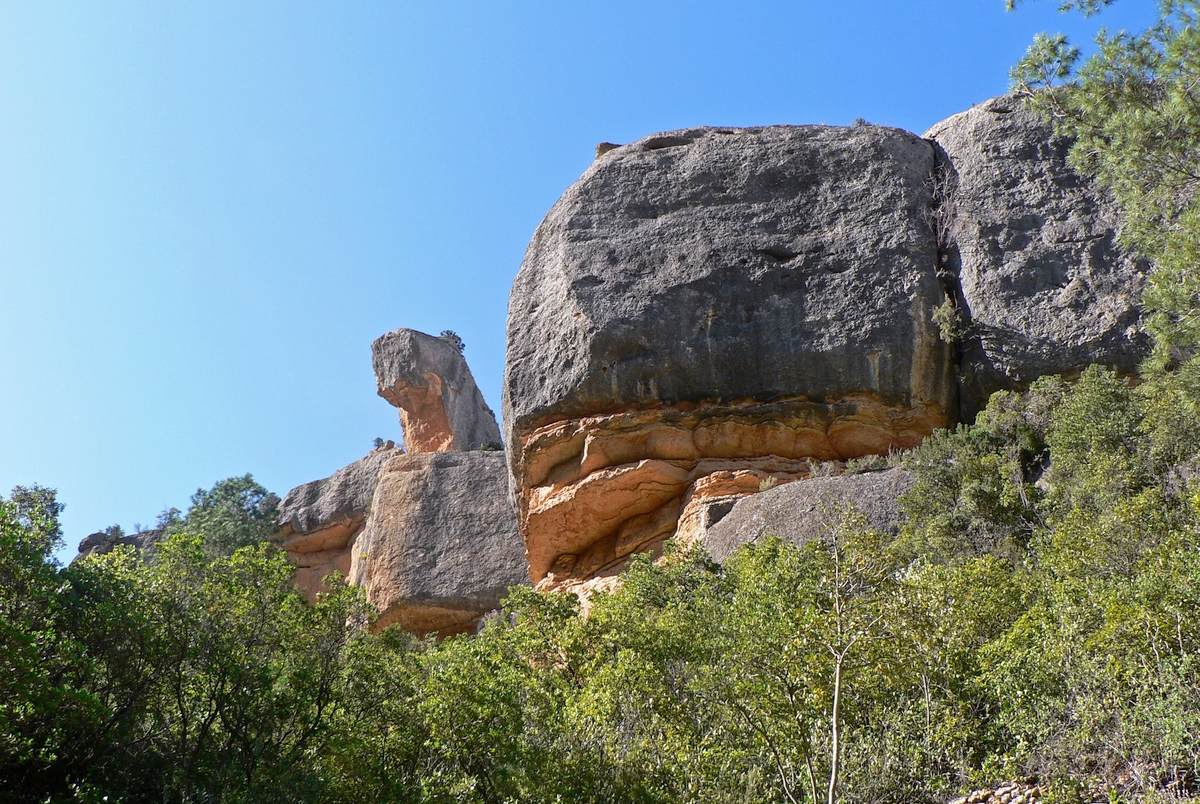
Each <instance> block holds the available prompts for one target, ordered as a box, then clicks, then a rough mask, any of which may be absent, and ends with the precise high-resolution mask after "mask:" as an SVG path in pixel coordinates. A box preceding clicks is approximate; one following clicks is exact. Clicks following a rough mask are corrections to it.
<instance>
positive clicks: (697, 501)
mask: <svg viewBox="0 0 1200 804" xmlns="http://www.w3.org/2000/svg"><path fill="white" fill-rule="evenodd" d="M946 424H947V416H946V413H945V411H944V410H942V408H941V407H939V406H937V405H932V404H929V405H923V406H919V407H914V408H903V407H897V406H889V405H885V404H883V403H882V402H880V401H879V400H878V399H875V398H873V397H870V396H856V397H847V398H844V399H841V400H837V401H835V402H829V403H820V402H812V401H810V400H808V399H807V398H805V397H798V398H793V399H787V400H779V401H774V402H769V403H757V402H753V401H750V402H745V403H741V404H736V403H735V404H725V405H695V406H687V407H682V406H681V407H679V408H665V407H664V408H655V409H650V410H637V411H627V412H622V413H615V414H609V415H597V416H587V417H581V418H575V419H567V420H562V421H556V422H551V423H548V424H545V425H543V426H541V427H537V428H535V429H533V430H531V431H528V432H526V433H524V434H522V436H521V443H520V451H519V455H518V459H517V464H516V466H515V473H516V479H517V487H518V489H520V494H519V498H518V504H519V514H520V520H521V527H522V535H523V536H524V539H525V545H526V554H527V557H528V559H529V576H530V578H531V579H532V580H533V581H534V583H538V584H540V585H541V586H543V587H545V586H553V587H556V588H575V587H576V586H579V585H580V583H579V582H581V581H586V580H588V579H593V578H604V577H611V576H613V575H615V574H616V573H617V572H619V571H620V569H621V568H622V567H623V566H624V565H625V564H626V563H627V562H628V559H629V557H630V556H631V555H633V554H634V553H639V552H643V551H646V550H653V549H657V548H658V547H659V546H661V544H662V543H663V542H664V541H665V540H666V539H668V538H669V537H671V536H675V535H677V536H678V537H679V538H680V539H681V540H683V541H684V542H689V541H691V540H694V539H696V538H699V536H700V535H702V534H703V532H704V529H705V528H706V527H707V526H708V521H707V520H708V517H709V516H710V512H711V511H713V510H714V508H713V506H714V505H716V506H722V505H727V504H728V503H730V502H731V501H734V500H736V499H738V498H740V497H742V496H746V495H748V494H754V493H756V492H758V491H759V490H760V489H762V488H767V487H770V486H771V485H775V484H778V483H786V482H791V481H793V480H800V479H803V478H806V477H808V476H810V475H811V474H812V472H813V465H814V462H826V461H845V460H849V459H852V458H860V457H863V456H866V455H886V454H887V453H888V452H890V451H892V450H899V449H910V448H912V447H915V446H917V445H918V444H920V443H921V441H922V440H923V439H924V438H925V436H927V435H929V434H930V433H931V432H933V430H935V429H937V428H939V427H944V426H945V425H946ZM726 510H727V509H726Z"/></svg>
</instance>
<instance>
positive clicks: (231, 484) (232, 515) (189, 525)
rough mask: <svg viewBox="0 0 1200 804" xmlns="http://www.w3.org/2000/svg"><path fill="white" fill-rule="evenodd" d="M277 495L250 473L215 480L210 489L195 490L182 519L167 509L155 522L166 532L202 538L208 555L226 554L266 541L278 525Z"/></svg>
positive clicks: (175, 512) (176, 513) (173, 510)
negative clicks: (260, 483)
mask: <svg viewBox="0 0 1200 804" xmlns="http://www.w3.org/2000/svg"><path fill="white" fill-rule="evenodd" d="M278 514H279V497H278V496H276V495H274V494H272V493H271V492H269V491H267V490H266V489H265V488H263V487H262V486H260V485H259V484H258V483H256V482H255V480H254V478H253V477H251V476H250V475H242V476H241V477H230V478H226V479H225V480H221V481H218V482H217V483H216V484H214V485H213V487H212V488H211V489H197V490H196V493H195V494H193V495H192V504H191V506H190V507H189V508H188V510H187V514H186V515H184V516H183V517H182V518H180V517H179V516H178V511H176V510H175V509H168V510H167V511H164V512H163V513H162V514H161V515H160V518H159V520H160V521H159V524H160V526H162V527H165V528H166V532H167V533H168V534H172V533H184V532H186V533H190V534H194V535H199V536H202V537H203V543H204V549H205V552H206V553H207V554H208V555H210V556H229V555H232V554H233V552H234V551H235V550H237V549H238V548H241V547H249V546H252V545H256V544H261V543H263V542H266V541H268V540H270V538H271V536H272V534H274V532H275V529H276V527H277V526H278V522H277V519H278Z"/></svg>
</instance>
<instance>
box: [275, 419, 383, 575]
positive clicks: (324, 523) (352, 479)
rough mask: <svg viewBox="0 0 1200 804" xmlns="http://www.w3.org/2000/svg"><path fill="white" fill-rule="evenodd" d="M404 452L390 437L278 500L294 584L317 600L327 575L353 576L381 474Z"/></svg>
mask: <svg viewBox="0 0 1200 804" xmlns="http://www.w3.org/2000/svg"><path fill="white" fill-rule="evenodd" d="M403 454H404V450H403V449H402V448H401V447H397V446H396V445H395V444H394V443H392V442H390V441H388V442H386V443H385V444H384V445H383V446H382V447H379V448H378V449H375V450H373V451H372V452H371V453H370V454H368V455H366V456H365V457H363V458H359V459H358V460H357V461H355V462H354V463H352V464H350V465H349V466H346V467H343V468H341V469H339V470H338V471H336V472H334V473H333V474H332V475H330V476H329V477H327V478H325V479H323V480H314V481H312V482H311V483H305V484H304V485H302V486H297V487H296V488H294V489H292V490H291V491H289V492H288V494H287V496H286V497H284V498H283V502H282V503H280V504H279V530H278V532H277V536H278V538H279V539H280V540H281V542H282V545H283V548H284V550H286V551H287V554H288V560H289V561H291V562H292V563H293V564H295V565H296V566H297V567H298V568H299V569H297V570H296V576H295V581H296V585H297V586H298V587H299V588H300V589H301V591H303V592H304V593H305V594H307V595H308V596H309V598H310V599H311V598H315V596H316V594H317V592H321V591H327V590H326V587H325V586H324V583H323V579H324V578H325V576H327V575H330V574H331V573H333V572H335V571H337V572H340V573H341V574H342V578H343V579H346V578H348V577H349V575H350V567H351V563H350V551H351V548H352V547H353V546H354V544H355V542H356V541H357V540H358V539H359V537H360V536H361V534H362V532H363V528H364V526H365V525H366V521H367V514H368V512H369V511H370V508H371V499H372V497H373V496H374V494H375V484H376V482H377V481H378V480H379V473H380V471H381V470H382V469H383V465H384V464H385V463H387V461H388V460H390V459H391V458H393V457H395V456H397V455H403Z"/></svg>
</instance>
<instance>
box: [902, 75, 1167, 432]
mask: <svg viewBox="0 0 1200 804" xmlns="http://www.w3.org/2000/svg"><path fill="white" fill-rule="evenodd" d="M925 136H926V137H927V138H929V139H932V140H934V141H936V142H937V144H938V145H939V146H941V148H943V149H944V152H945V158H947V159H948V161H949V165H950V168H951V169H950V171H948V173H947V181H944V182H942V184H943V187H942V188H941V189H943V190H946V191H948V193H949V201H950V203H949V204H948V205H947V206H946V208H945V210H944V212H945V213H947V214H946V217H945V224H946V225H947V226H948V232H947V233H946V235H947V236H948V239H949V241H950V249H949V253H948V254H947V257H948V258H949V259H948V262H952V263H954V264H951V265H949V266H948V267H949V268H950V269H951V270H954V269H957V272H958V275H959V280H960V283H961V287H962V293H961V299H960V301H961V303H962V304H964V305H965V308H966V310H965V312H966V313H967V314H968V316H969V320H970V322H971V323H972V324H973V328H974V333H973V334H972V336H971V337H969V338H968V339H967V340H966V341H965V342H964V344H963V354H962V366H961V378H962V386H961V389H962V393H961V401H962V406H963V416H964V418H965V419H968V420H969V419H971V418H973V417H974V415H975V413H976V412H977V411H978V410H979V409H980V408H981V407H982V406H983V405H985V404H986V403H987V398H988V396H989V395H990V394H991V393H992V392H994V391H997V390H1000V389H1013V388H1020V387H1023V386H1026V385H1028V384H1029V383H1030V382H1032V381H1033V380H1035V379H1037V378H1038V377H1041V376H1044V375H1047V374H1068V375H1069V374H1071V373H1073V372H1077V371H1079V370H1081V369H1083V368H1086V367H1087V366H1088V365H1091V364H1092V363H1099V364H1101V365H1105V366H1110V367H1111V366H1115V367H1116V368H1117V369H1118V370H1120V371H1123V372H1133V371H1135V370H1136V369H1137V365H1138V363H1139V362H1140V361H1141V360H1142V358H1144V357H1145V356H1146V354H1147V352H1148V347H1149V338H1148V336H1147V335H1146V334H1145V333H1144V332H1143V331H1142V329H1141V323H1140V312H1139V307H1138V301H1139V299H1140V298H1141V295H1142V289H1143V286H1144V283H1145V277H1146V273H1147V270H1148V266H1147V264H1146V263H1144V262H1141V261H1139V260H1136V259H1134V258H1133V257H1132V256H1130V255H1129V254H1127V253H1126V252H1124V251H1123V250H1122V249H1121V247H1120V246H1119V245H1118V243H1117V240H1116V237H1117V232H1118V230H1119V220H1118V216H1117V210H1116V207H1115V205H1114V204H1113V203H1112V201H1111V200H1110V199H1109V197H1108V196H1107V194H1106V193H1105V192H1104V191H1103V190H1102V188H1100V187H1098V186H1096V185H1095V184H1094V183H1093V182H1091V181H1089V180H1087V179H1084V178H1082V177H1080V176H1079V175H1078V174H1077V173H1075V171H1074V170H1073V169H1072V168H1071V167H1070V166H1069V165H1068V164H1067V160H1066V157H1067V151H1068V149H1069V147H1070V142H1069V141H1067V140H1064V139H1062V138H1057V137H1054V136H1052V132H1051V131H1050V129H1049V128H1048V127H1047V126H1046V125H1045V124H1044V123H1043V122H1042V121H1041V119H1040V118H1039V117H1038V115H1037V114H1035V113H1034V112H1031V111H1029V110H1028V109H1026V108H1024V107H1023V105H1022V103H1021V101H1020V99H1019V98H1018V97H1016V96H1013V95H1008V96H1003V97H999V98H993V99H992V100H989V101H987V102H986V103H982V104H980V105H978V106H976V107H975V108H973V109H970V110H969V111H966V112H962V113H961V114H957V115H954V116H953V117H951V118H949V119H947V120H944V121H942V122H941V123H938V124H937V125H935V126H934V127H933V128H931V129H930V130H929V131H928V132H926V134H925Z"/></svg>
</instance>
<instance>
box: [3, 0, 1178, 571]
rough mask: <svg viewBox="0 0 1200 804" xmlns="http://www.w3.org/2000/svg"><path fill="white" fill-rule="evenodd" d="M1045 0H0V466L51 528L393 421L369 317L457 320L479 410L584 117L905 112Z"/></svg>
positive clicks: (1071, 22)
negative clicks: (51, 495) (1011, 6)
mask: <svg viewBox="0 0 1200 804" xmlns="http://www.w3.org/2000/svg"><path fill="white" fill-rule="evenodd" d="M1054 6H1055V3H1053V2H1050V1H1049V0H1040V1H1039V0H1030V2H1029V3H1028V4H1027V5H1025V6H1022V7H1021V8H1020V9H1019V10H1018V11H1017V12H1015V13H1011V14H1010V13H1006V12H1005V11H1004V10H1003V4H1002V0H890V2H877V1H875V0H789V1H786V2H777V1H776V0H759V2H740V3H734V2H708V1H706V0H688V1H687V2H681V1H679V0H660V1H659V2H653V3H650V2H645V0H639V1H637V2H630V1H628V0H608V2H602V3H600V2H589V3H579V2H569V0H566V1H564V0H559V1H558V2H548V1H547V2H530V1H529V0H526V1H525V2H507V1H502V0H493V1H492V2H458V1H456V0H437V1H436V2H435V1H433V0H430V2H423V3H416V2H398V1H395V2H355V3H335V2H325V3H313V2H297V0H288V1H287V2H256V1H255V0H237V2H224V1H221V0H214V1H210V2H204V3H163V2H160V0H153V2H105V3H76V2H71V3H63V2H47V0H36V1H34V0H30V1H29V2H5V3H4V4H3V7H2V10H0V492H3V493H6V492H7V490H8V489H10V488H12V486H14V485H16V484H29V483H35V482H36V483H41V484H43V485H47V486H52V487H55V488H57V489H59V493H60V499H61V500H62V501H63V502H65V503H66V505H67V509H66V511H65V513H64V516H63V522H64V528H65V532H66V537H67V543H68V548H67V550H66V551H65V552H64V553H63V556H64V557H69V556H70V555H73V554H74V551H75V545H76V544H77V543H78V541H79V539H81V538H82V537H83V536H84V535H86V534H88V533H90V532H92V531H93V530H96V529H98V528H100V527H103V526H106V525H110V524H113V523H119V524H120V525H122V526H123V527H124V528H126V529H127V530H130V529H132V527H133V525H134V523H135V522H140V523H142V524H143V525H147V526H148V525H150V524H151V523H152V522H153V520H154V518H155V515H156V514H157V513H158V512H159V511H160V510H162V509H163V508H164V507H165V506H168V505H174V506H178V507H180V508H186V505H187V501H188V498H189V496H190V495H191V494H192V493H193V492H194V491H195V490H196V489H197V487H200V486H205V487H207V486H210V485H211V484H212V483H213V482H214V481H216V480H218V479H220V478H223V477H228V476H231V475H235V474H243V473H245V472H252V473H253V474H254V476H255V477H256V478H257V479H258V480H259V481H260V482H261V483H263V484H264V485H265V486H267V487H268V488H270V489H271V490H273V491H275V492H277V493H278V494H280V495H283V494H285V493H286V492H287V490H288V489H289V488H291V487H292V486H295V485H297V484H299V483H302V482H305V481H308V480H313V479H316V478H319V477H324V476H326V475H328V474H330V473H331V472H333V471H334V470H336V469H338V468H339V467H341V466H343V465H344V464H346V463H349V462H350V461H352V460H355V459H356V458H358V457H360V456H362V455H363V454H365V453H366V452H367V451H368V450H369V449H370V447H371V441H372V439H373V438H375V437H376V436H381V437H383V438H395V439H397V440H398V439H399V432H400V428H399V424H398V421H397V417H396V411H395V410H394V409H393V408H392V407H391V406H389V405H388V404H387V403H386V402H384V401H383V400H382V399H380V398H378V397H376V395H375V387H374V378H373V375H372V373H371V360H370V343H371V340H372V339H373V338H375V337H376V336H378V335H380V334H382V333H384V332H387V331H389V330H392V329H395V328H396V327H402V326H403V327H414V328H417V329H420V330H424V331H426V332H431V333H435V334H436V333H438V332H440V331H441V330H443V329H453V330H455V331H457V332H458V333H459V334H460V335H461V336H462V337H463V339H464V340H465V341H466V343H467V351H466V355H467V358H468V360H469V361H470V363H471V367H472V369H473V370H474V372H475V376H476V378H477V379H478V380H479V384H480V386H481V387H482V389H483V392H484V394H485V396H486V397H487V400H488V402H489V403H490V404H491V405H492V406H493V408H496V409H497V410H498V409H499V397H500V381H501V372H502V367H503V360H504V318H505V310H506V306H507V298H508V289H509V285H510V283H511V281H512V278H513V277H514V276H515V274H516V271H517V268H518V267H519V265H520V262H521V257H522V254H523V253H524V249H525V245H526V243H527V242H528V240H529V237H530V235H531V234H532V232H533V229H534V227H535V226H536V225H537V223H538V221H539V220H540V219H541V217H542V216H543V215H544V214H545V212H546V211H547V210H548V209H549V207H550V205H551V204H553V203H554V201H555V199H556V198H557V197H558V196H559V194H560V193H561V192H562V191H563V190H564V189H565V188H566V187H567V186H568V185H569V184H570V183H571V182H572V181H574V180H575V179H576V178H577V177H578V176H579V174H580V173H581V172H582V171H583V170H584V169H585V168H586V167H587V166H588V164H589V162H590V161H591V159H592V154H593V148H594V146H595V144H596V143H598V142H600V141H604V140H609V141H613V142H627V141H630V140H633V139H636V138H638V137H642V136H644V135H646V134H649V133H652V132H654V131H661V130H665V129H672V128H680V127H683V126H690V125H695V124H712V125H735V126H736V125H758V124H771V123H820V122H824V123H831V124H848V123H850V122H851V121H852V120H854V119H855V118H858V117H863V118H866V119H867V120H869V121H871V122H874V123H883V124H889V125H895V126H901V127H905V128H908V129H911V130H913V131H916V132H918V133H920V132H922V131H924V130H925V128H927V127H928V126H929V125H930V124H932V123H934V122H936V121H937V120H939V119H941V118H943V117H946V116H948V115H950V114H953V113H954V112H957V111H960V110H962V109H965V108H967V107H969V106H970V105H971V104H972V103H976V102H979V101H982V100H984V99H986V98H988V97H990V96H992V95H995V94H998V93H1000V92H1002V91H1004V90H1005V88H1006V84H1007V69H1008V67H1009V66H1010V65H1011V64H1012V63H1013V62H1014V61H1015V60H1016V59H1017V58H1018V57H1019V56H1020V55H1021V53H1022V52H1023V51H1024V49H1025V46H1026V45H1027V44H1028V42H1029V40H1030V38H1031V37H1032V35H1033V34H1034V33H1035V32H1038V31H1043V30H1050V31H1064V32H1068V33H1072V34H1074V35H1075V36H1076V37H1077V38H1079V39H1081V40H1082V39H1086V38H1087V37H1089V36H1090V32H1091V31H1093V30H1094V29H1095V28H1096V27H1098V26H1099V25H1100V24H1107V25H1109V26H1110V27H1114V28H1118V27H1123V26H1124V27H1130V28H1137V29H1140V28H1143V27H1145V25H1146V24H1147V23H1148V22H1149V21H1150V20H1151V18H1152V17H1153V11H1154V3H1153V2H1152V0H1122V2H1121V3H1119V4H1118V5H1117V6H1116V7H1114V8H1113V9H1112V10H1110V11H1109V12H1106V13H1105V14H1104V15H1102V16H1101V17H1100V18H1099V19H1098V20H1083V19H1082V18H1080V17H1078V16H1074V15H1070V16H1063V15H1059V14H1058V13H1057V12H1056V11H1055V8H1054Z"/></svg>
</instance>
